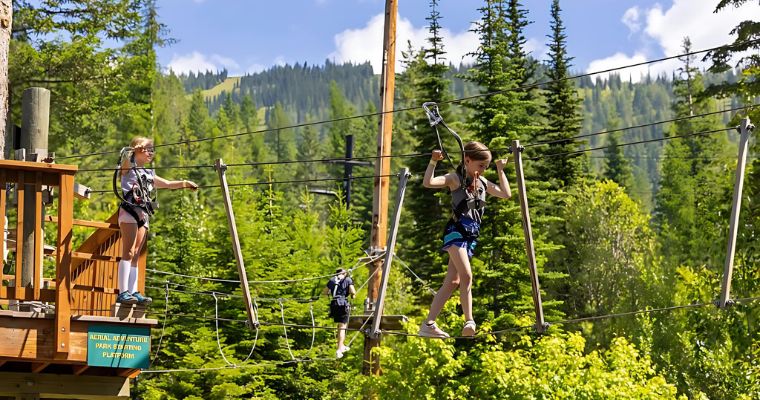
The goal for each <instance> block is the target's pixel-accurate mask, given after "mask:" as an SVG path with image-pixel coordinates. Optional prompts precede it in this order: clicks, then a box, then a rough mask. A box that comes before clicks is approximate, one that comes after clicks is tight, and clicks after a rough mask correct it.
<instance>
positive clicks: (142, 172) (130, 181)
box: [121, 168, 155, 196]
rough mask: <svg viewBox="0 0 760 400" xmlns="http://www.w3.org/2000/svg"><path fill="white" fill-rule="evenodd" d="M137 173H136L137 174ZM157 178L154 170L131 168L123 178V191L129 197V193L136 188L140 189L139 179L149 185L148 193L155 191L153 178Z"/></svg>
mask: <svg viewBox="0 0 760 400" xmlns="http://www.w3.org/2000/svg"><path fill="white" fill-rule="evenodd" d="M135 171H136V172H135ZM154 176H155V172H154V171H153V170H152V169H146V168H130V169H129V171H128V172H127V173H126V174H124V175H122V176H121V190H122V192H123V193H124V195H125V196H126V195H127V192H129V191H130V190H132V189H134V188H138V187H139V184H138V183H137V180H138V179H144V180H145V182H146V183H147V188H146V189H147V190H148V192H152V191H153V188H154V186H153V177H154Z"/></svg>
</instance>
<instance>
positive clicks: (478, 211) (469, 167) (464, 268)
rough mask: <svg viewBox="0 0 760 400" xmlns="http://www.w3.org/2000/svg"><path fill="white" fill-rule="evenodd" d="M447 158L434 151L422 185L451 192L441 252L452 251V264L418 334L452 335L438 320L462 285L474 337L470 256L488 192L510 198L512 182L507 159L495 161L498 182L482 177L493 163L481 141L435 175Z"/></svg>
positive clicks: (464, 331)
mask: <svg viewBox="0 0 760 400" xmlns="http://www.w3.org/2000/svg"><path fill="white" fill-rule="evenodd" d="M443 158H444V155H443V153H442V152H441V150H434V151H433V153H432V156H431V158H430V163H429V164H428V166H427V170H426V171H425V177H424V178H423V181H422V185H423V186H424V187H426V188H432V189H442V188H448V189H449V191H450V193H451V209H452V216H451V219H449V222H448V223H447V224H446V228H445V229H444V232H443V247H442V248H441V251H443V252H447V253H448V254H449V266H448V270H447V272H446V277H445V278H444V280H443V285H442V286H441V288H440V289H439V290H438V292H437V293H436V295H435V296H434V297H433V303H432V304H431V305H430V311H429V312H428V315H427V318H426V319H425V321H424V322H423V323H422V325H421V326H420V330H419V335H420V336H425V337H434V338H447V337H449V334H448V333H446V332H444V331H443V330H441V329H440V328H439V327H438V326H437V325H436V323H435V319H436V318H437V317H438V314H439V313H440V312H441V310H442V309H443V306H444V304H446V301H447V300H448V299H449V297H451V295H452V294H453V293H454V290H455V289H456V288H457V287H458V288H459V298H460V301H461V305H462V313H463V314H464V319H465V324H464V327H463V328H462V336H474V335H475V332H476V329H477V325H476V324H475V321H474V320H473V317H472V269H471V267H470V259H471V258H472V256H473V254H474V251H475V246H476V245H477V238H478V234H479V233H480V224H481V221H482V219H483V212H484V211H485V201H486V193H488V194H490V195H491V196H494V197H498V198H502V199H508V198H510V197H512V191H511V190H510V188H509V182H508V181H507V177H506V175H504V166H505V165H507V160H506V159H501V160H496V171H497V173H498V177H499V184H498V185H497V184H495V183H493V182H489V181H487V180H486V179H485V178H483V172H484V171H485V170H486V168H488V165H489V164H490V163H491V152H490V151H489V150H488V148H487V147H486V146H485V145H484V144H482V143H479V142H469V143H467V144H466V145H465V146H464V157H463V162H462V164H460V165H459V167H458V168H457V171H456V172H451V173H448V174H446V175H443V176H434V175H435V167H436V165H437V164H438V161H440V160H442V159H443Z"/></svg>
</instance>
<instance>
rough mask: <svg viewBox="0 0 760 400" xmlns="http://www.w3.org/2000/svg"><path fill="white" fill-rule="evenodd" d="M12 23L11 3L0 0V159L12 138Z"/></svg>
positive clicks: (9, 0)
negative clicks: (10, 69) (10, 54)
mask: <svg viewBox="0 0 760 400" xmlns="http://www.w3.org/2000/svg"><path fill="white" fill-rule="evenodd" d="M12 22H13V1H12V0H0V135H2V136H3V137H2V140H0V146H1V147H0V158H5V154H6V153H7V152H8V151H10V149H8V148H6V147H8V138H9V137H11V136H13V135H10V134H9V133H10V132H13V125H12V124H11V123H10V115H11V113H10V112H9V110H10V100H9V99H10V85H9V84H8V54H9V53H10V51H9V50H10V43H11V25H12Z"/></svg>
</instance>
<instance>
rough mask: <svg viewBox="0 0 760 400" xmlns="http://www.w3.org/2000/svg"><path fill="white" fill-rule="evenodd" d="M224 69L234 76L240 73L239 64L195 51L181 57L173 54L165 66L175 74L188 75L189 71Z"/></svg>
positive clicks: (216, 55)
mask: <svg viewBox="0 0 760 400" xmlns="http://www.w3.org/2000/svg"><path fill="white" fill-rule="evenodd" d="M225 68H226V69H227V70H228V71H229V72H230V74H231V75H235V74H237V73H239V71H240V64H238V63H237V62H236V61H235V60H234V59H232V58H229V57H224V56H221V55H219V54H212V55H209V56H207V55H205V54H202V53H200V52H197V51H193V52H192V53H190V54H183V55H177V54H175V55H173V56H172V60H171V61H170V62H169V65H167V69H171V70H172V71H174V72H175V73H177V74H182V73H189V72H191V71H192V72H199V71H200V72H206V71H221V70H223V69H225Z"/></svg>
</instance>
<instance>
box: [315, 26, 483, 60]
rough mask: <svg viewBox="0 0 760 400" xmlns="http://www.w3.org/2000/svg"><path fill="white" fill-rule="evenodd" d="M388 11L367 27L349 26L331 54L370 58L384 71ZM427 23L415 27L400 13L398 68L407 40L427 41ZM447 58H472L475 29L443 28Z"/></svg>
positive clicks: (419, 43) (340, 57)
mask: <svg viewBox="0 0 760 400" xmlns="http://www.w3.org/2000/svg"><path fill="white" fill-rule="evenodd" d="M384 23H385V17H384V14H378V15H375V16H374V17H372V18H371V19H370V20H369V21H368V22H367V25H365V26H364V27H363V28H359V29H346V30H344V31H343V32H341V33H338V34H337V35H335V38H334V40H335V51H333V52H332V53H330V55H329V56H328V58H330V59H331V60H333V61H335V62H338V63H340V62H348V61H350V62H355V63H362V62H365V61H369V62H370V63H371V64H372V69H373V70H374V71H375V73H380V71H381V63H382V51H383V24H384ZM427 36H428V29H427V27H421V28H415V27H414V26H413V25H412V23H411V22H410V21H409V20H408V19H405V18H401V17H399V18H398V20H397V23H396V71H401V70H402V68H403V66H402V65H401V51H402V50H403V51H406V50H407V48H408V45H407V43H408V42H411V43H412V47H413V48H414V49H415V50H418V49H419V48H420V47H422V46H424V45H425V44H426V42H425V39H426V38H427ZM441 37H442V38H443V44H444V50H445V51H446V59H447V60H448V61H449V62H451V63H454V64H458V63H460V62H461V61H465V62H468V61H472V57H471V56H468V55H467V53H468V52H471V51H473V49H475V48H477V45H478V38H477V35H475V34H474V33H473V32H469V31H465V32H459V33H452V32H451V31H449V30H447V29H442V30H441Z"/></svg>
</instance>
